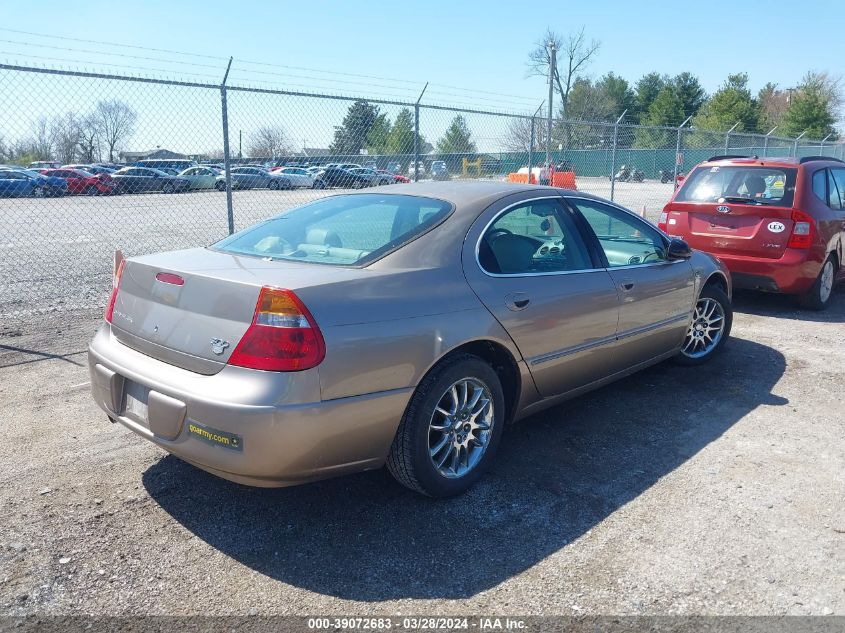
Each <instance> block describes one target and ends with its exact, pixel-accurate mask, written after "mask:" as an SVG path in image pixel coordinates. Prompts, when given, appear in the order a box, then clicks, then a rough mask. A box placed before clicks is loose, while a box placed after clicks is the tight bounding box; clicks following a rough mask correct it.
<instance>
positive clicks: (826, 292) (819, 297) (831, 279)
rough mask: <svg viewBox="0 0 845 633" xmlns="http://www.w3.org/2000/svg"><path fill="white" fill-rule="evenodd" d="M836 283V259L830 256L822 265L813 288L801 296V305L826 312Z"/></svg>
mask: <svg viewBox="0 0 845 633" xmlns="http://www.w3.org/2000/svg"><path fill="white" fill-rule="evenodd" d="M835 283H836V259H835V258H834V256H833V255H830V256H828V258H827V259H826V260H825V262H824V264H823V265H822V269H821V271H819V276H818V277H816V281H815V282H814V283H813V287H812V288H810V290H809V291H807V293H806V294H803V295H801V305H802V306H803V307H805V308H809V309H810V310H824V309H825V308H826V307H827V306H829V305H830V298H831V297H832V296H833V286H834V285H835Z"/></svg>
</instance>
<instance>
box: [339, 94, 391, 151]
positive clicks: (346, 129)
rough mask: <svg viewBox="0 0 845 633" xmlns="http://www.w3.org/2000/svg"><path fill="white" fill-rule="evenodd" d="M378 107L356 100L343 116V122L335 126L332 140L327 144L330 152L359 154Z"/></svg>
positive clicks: (376, 114) (365, 143)
mask: <svg viewBox="0 0 845 633" xmlns="http://www.w3.org/2000/svg"><path fill="white" fill-rule="evenodd" d="M378 115H379V109H378V108H377V107H376V106H374V105H372V104H370V103H367V102H366V101H356V102H355V103H353V104H352V105H351V106H349V110H348V111H347V113H346V116H345V117H344V118H343V124H342V125H340V126H335V129H334V140H333V141H332V143H331V145H330V146H329V150H330V151H331V153H332V154H346V155H349V154H360V153H361V150H362V149H364V147H365V146H366V145H367V137H368V135H369V133H370V130H371V129H372V128H373V125H374V124H375V122H376V118H377V117H378Z"/></svg>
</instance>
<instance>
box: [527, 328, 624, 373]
mask: <svg viewBox="0 0 845 633" xmlns="http://www.w3.org/2000/svg"><path fill="white" fill-rule="evenodd" d="M614 342H616V335H615V334H614V335H613V336H607V337H605V338H602V339H599V340H597V341H592V342H590V343H581V344H580V345H575V346H573V347H567V348H565V349H562V350H558V351H556V352H552V353H550V354H544V355H543V356H537V357H536V358H532V359H531V361H530V363H531V365H532V366H533V365H540V364H542V363H547V362H549V361H550V360H556V359H558V358H563V357H564V356H569V355H571V354H577V353H578V352H584V351H586V350H588V349H592V348H594V347H601V346H602V345H607V344H608V343H614Z"/></svg>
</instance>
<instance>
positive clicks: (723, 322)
mask: <svg viewBox="0 0 845 633" xmlns="http://www.w3.org/2000/svg"><path fill="white" fill-rule="evenodd" d="M732 324H733V308H732V307H731V300H730V299H728V295H726V294H725V293H724V292H723V291H722V289H721V288H718V287H716V286H705V287H704V289H703V290H702V291H701V294H700V295H699V296H698V301H696V303H695V309H694V310H693V315H692V320H691V321H690V324H689V327H688V328H687V333H686V336H685V337H684V343H683V346H682V347H681V352H680V353H679V354H678V355H677V356H676V357H675V360H676V361H677V362H678V363H680V364H681V365H700V364H702V363H705V362H707V361H708V360H710V358H711V357H712V356H713V355H714V354H715V353H716V352H717V351H718V350H719V349H720V348H721V347H722V345H724V344H725V340H727V338H728V335H729V334H730V333H731V325H732Z"/></svg>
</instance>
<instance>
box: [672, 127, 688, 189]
mask: <svg viewBox="0 0 845 633" xmlns="http://www.w3.org/2000/svg"><path fill="white" fill-rule="evenodd" d="M690 119H692V115H689V116H688V117H687V118H686V119H684V122H683V123H681V124H680V125H679V126H678V139H677V141H676V142H675V171H674V173H673V174H672V186H673V187H675V186H677V182H678V160H679V159H680V157H681V130H682V129H683V127H684V126H685V125H686V124H687V123H689V122H690Z"/></svg>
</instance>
